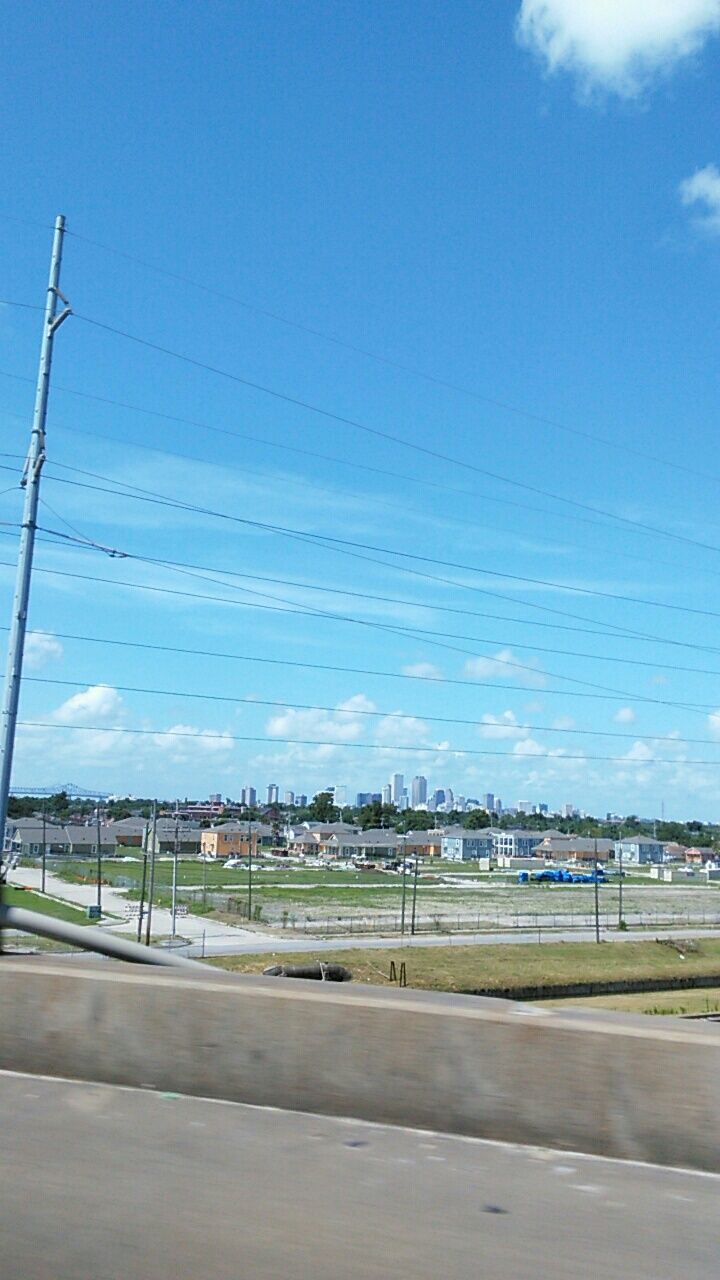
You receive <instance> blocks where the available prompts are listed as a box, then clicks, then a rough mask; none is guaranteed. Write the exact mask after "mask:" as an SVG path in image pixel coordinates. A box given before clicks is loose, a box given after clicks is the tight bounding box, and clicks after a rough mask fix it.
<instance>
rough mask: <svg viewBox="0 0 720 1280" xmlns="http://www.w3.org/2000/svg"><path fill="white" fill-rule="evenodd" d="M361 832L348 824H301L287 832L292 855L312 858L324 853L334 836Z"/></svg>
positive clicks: (286, 835) (290, 827)
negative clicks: (324, 847) (324, 848)
mask: <svg viewBox="0 0 720 1280" xmlns="http://www.w3.org/2000/svg"><path fill="white" fill-rule="evenodd" d="M358 830H359V828H358V827H353V826H351V825H350V824H349V823H347V822H301V823H299V824H298V826H294V825H292V826H289V827H287V829H286V831H285V837H286V840H287V846H288V850H289V852H290V853H294V854H303V855H304V856H306V857H307V856H308V855H309V856H310V857H312V856H313V854H315V855H317V854H319V853H321V852H322V851H323V846H326V845H327V844H328V843H329V841H330V840H331V838H332V837H333V836H345V835H352V834H354V833H356V832H357V831H358Z"/></svg>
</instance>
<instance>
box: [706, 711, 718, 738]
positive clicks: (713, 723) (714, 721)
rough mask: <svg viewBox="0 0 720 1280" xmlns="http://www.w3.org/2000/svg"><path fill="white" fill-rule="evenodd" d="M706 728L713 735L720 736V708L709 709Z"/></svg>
mask: <svg viewBox="0 0 720 1280" xmlns="http://www.w3.org/2000/svg"><path fill="white" fill-rule="evenodd" d="M708 728H709V730H710V732H711V733H713V734H715V737H717V738H720V709H718V710H717V711H711V712H710V715H709V716H708Z"/></svg>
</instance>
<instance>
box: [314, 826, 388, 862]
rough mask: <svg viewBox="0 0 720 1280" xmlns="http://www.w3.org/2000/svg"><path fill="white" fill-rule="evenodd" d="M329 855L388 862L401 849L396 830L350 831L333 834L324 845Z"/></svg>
mask: <svg viewBox="0 0 720 1280" xmlns="http://www.w3.org/2000/svg"><path fill="white" fill-rule="evenodd" d="M324 848H325V850H326V852H327V854H328V856H329V857H333V858H341V859H344V860H346V859H361V860H363V861H365V862H387V861H389V860H390V859H391V858H396V857H397V856H398V853H399V852H400V851H401V846H400V840H399V838H398V834H397V832H396V831H385V830H374V831H373V830H371V831H350V832H343V833H341V834H337V833H335V834H334V835H331V836H330V838H329V840H328V841H327V842H326V844H325V845H324Z"/></svg>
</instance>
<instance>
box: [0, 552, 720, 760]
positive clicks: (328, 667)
mask: <svg viewBox="0 0 720 1280" xmlns="http://www.w3.org/2000/svg"><path fill="white" fill-rule="evenodd" d="M3 563H5V562H3ZM40 572H46V573H50V572H52V571H51V570H44V571H43V570H40ZM73 576H75V575H73ZM101 581H103V582H111V581H112V579H105V578H104V579H101ZM148 590H153V588H148ZM158 590H163V588H158ZM182 594H185V593H182ZM223 603H225V601H223ZM229 603H233V602H232V601H230V602H229ZM237 603H239V604H243V603H244V602H242V601H238V602H237ZM247 607H250V608H251V607H252V606H247ZM7 630H8V628H7V627H0V631H7ZM29 634H31V635H32V634H36V635H37V634H39V635H44V634H46V633H45V632H42V631H41V632H30V633H29ZM52 634H53V635H54V636H56V637H57V639H59V640H75V641H78V642H82V643H84V644H101V645H111V646H115V647H118V648H122V649H142V650H146V651H148V652H152V653H174V654H180V655H183V656H186V657H192V658H221V659H223V660H228V661H232V662H248V663H253V664H254V663H260V664H262V665H264V666H272V667H293V668H297V669H299V670H302V671H326V672H332V673H336V674H339V675H354V676H375V677H378V678H382V679H387V680H403V681H407V680H411V681H414V682H419V683H421V684H439V685H456V686H459V687H461V688H466V689H478V688H480V689H482V688H485V689H495V690H500V689H503V690H504V689H505V686H503V685H498V684H494V683H492V681H488V680H462V679H456V678H453V677H451V676H441V675H424V676H423V675H411V674H408V673H407V672H404V671H378V670H377V669H375V668H372V667H340V666H336V665H333V664H331V663H327V662H300V661H297V660H294V659H292V658H268V657H266V656H264V655H257V654H248V653H228V652H227V651H224V650H217V649H188V648H183V647H182V646H180V645H168V644H150V643H149V642H148V641H141V640H118V639H115V638H113V637H110V636H87V635H78V634H76V633H75V632H66V631H53V633H52ZM515 691H517V692H525V693H528V692H533V693H537V688H531V687H530V686H524V685H514V686H513V689H512V692H515ZM507 692H511V691H510V690H507ZM546 693H563V694H568V696H570V697H577V698H581V697H582V698H600V699H602V700H604V701H619V699H614V698H608V697H605V696H604V695H602V694H589V693H576V692H570V693H568V690H565V689H562V690H560V689H558V690H552V689H543V694H546ZM634 700H635V701H640V702H649V703H651V704H652V705H654V706H661V707H673V708H676V709H681V710H684V709H685V706H684V704H682V703H676V702H671V701H668V700H667V699H662V698H645V697H641V696H635V698H634ZM698 709H699V710H712V709H713V708H711V707H709V706H708V707H705V708H702V707H700V708H698ZM588 732H590V731H589V730H588ZM597 732H599V730H598V731H597ZM635 736H637V735H635Z"/></svg>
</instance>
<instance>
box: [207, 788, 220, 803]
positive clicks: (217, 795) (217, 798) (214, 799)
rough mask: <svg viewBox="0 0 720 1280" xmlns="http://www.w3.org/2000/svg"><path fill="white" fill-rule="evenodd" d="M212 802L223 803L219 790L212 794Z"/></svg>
mask: <svg viewBox="0 0 720 1280" xmlns="http://www.w3.org/2000/svg"><path fill="white" fill-rule="evenodd" d="M210 804H222V795H221V793H220V792H219V791H214V792H213V794H212V795H211V796H210Z"/></svg>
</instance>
